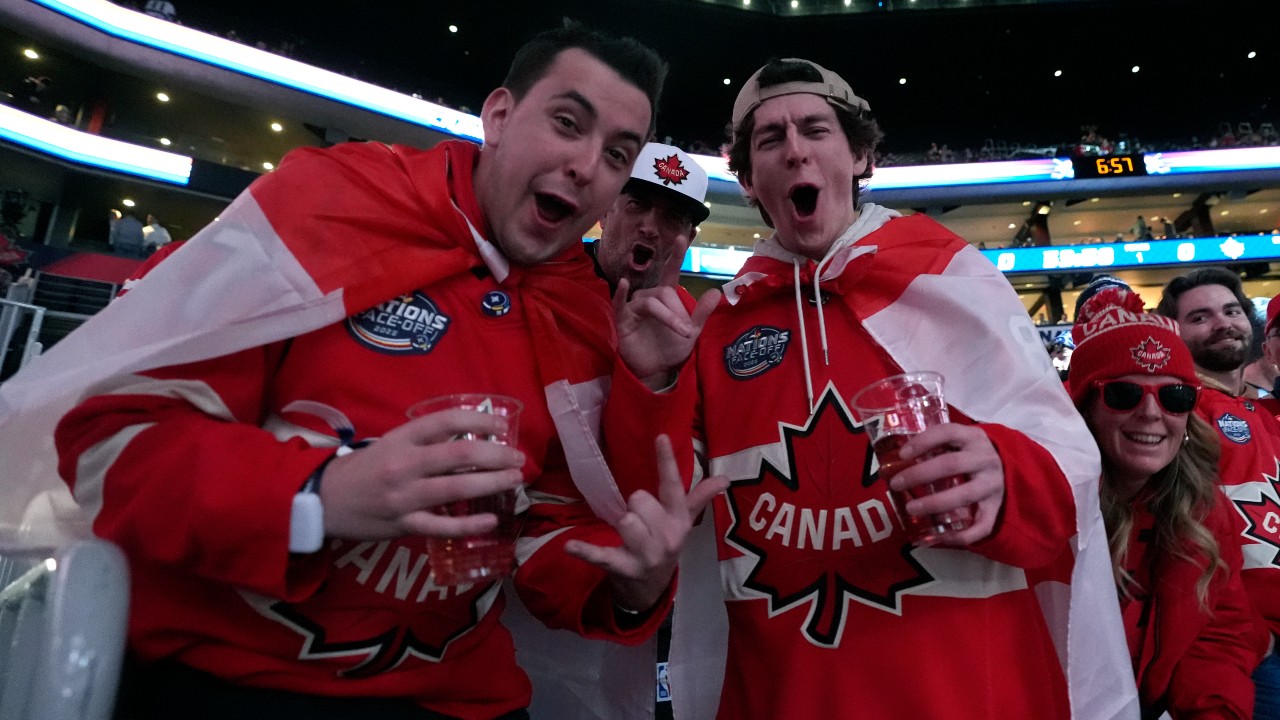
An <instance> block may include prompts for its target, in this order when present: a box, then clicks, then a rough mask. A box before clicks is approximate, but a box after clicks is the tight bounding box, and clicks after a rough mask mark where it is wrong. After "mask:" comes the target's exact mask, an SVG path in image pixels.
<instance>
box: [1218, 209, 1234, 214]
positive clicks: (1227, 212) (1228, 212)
mask: <svg viewBox="0 0 1280 720" xmlns="http://www.w3.org/2000/svg"><path fill="white" fill-rule="evenodd" d="M1218 214H1219V215H1230V214H1231V211H1230V210H1223V211H1222V212H1220V213H1218Z"/></svg>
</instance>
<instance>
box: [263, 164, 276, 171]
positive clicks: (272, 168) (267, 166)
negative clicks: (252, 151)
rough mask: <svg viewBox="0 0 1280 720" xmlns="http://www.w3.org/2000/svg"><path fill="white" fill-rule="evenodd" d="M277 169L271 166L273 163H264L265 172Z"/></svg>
mask: <svg viewBox="0 0 1280 720" xmlns="http://www.w3.org/2000/svg"><path fill="white" fill-rule="evenodd" d="M275 167H276V166H275V165H272V164H271V163H269V162H264V163H262V169H263V170H274V169H275Z"/></svg>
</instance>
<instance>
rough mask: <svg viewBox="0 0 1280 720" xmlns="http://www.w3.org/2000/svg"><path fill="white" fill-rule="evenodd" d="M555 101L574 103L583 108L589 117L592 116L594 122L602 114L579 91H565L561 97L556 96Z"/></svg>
mask: <svg viewBox="0 0 1280 720" xmlns="http://www.w3.org/2000/svg"><path fill="white" fill-rule="evenodd" d="M555 99H556V100H571V101H573V102H574V103H575V104H577V105H578V106H579V107H581V108H582V109H583V111H585V112H586V113H587V114H588V115H590V116H591V119H592V120H594V119H595V118H596V116H598V115H599V114H600V113H599V112H597V111H596V106H595V105H594V104H592V102H591V101H590V100H588V99H587V98H586V96H585V95H583V94H582V93H580V92H578V91H577V90H565V91H564V92H562V93H560V94H559V95H556V96H555Z"/></svg>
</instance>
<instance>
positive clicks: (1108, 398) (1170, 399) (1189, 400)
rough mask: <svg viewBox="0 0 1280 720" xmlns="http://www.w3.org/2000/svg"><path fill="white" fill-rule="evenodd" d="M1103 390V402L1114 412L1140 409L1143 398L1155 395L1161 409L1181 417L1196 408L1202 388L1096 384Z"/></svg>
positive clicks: (1176, 384) (1114, 382)
mask: <svg viewBox="0 0 1280 720" xmlns="http://www.w3.org/2000/svg"><path fill="white" fill-rule="evenodd" d="M1094 385H1095V386H1097V387H1098V389H1100V390H1102V402H1103V403H1104V404H1105V405H1106V406H1107V407H1109V408H1111V409H1112V410H1118V411H1120V412H1125V411H1127V410H1132V409H1134V408H1136V407H1138V405H1139V404H1141V403H1142V398H1143V397H1145V396H1146V395H1148V394H1154V395H1155V396H1156V400H1157V401H1158V402H1159V403H1160V407H1162V408H1164V410H1165V412H1169V413H1173V414H1174V415H1181V414H1183V413H1189V412H1191V411H1192V410H1194V409H1195V407H1196V398H1198V397H1199V396H1200V388H1199V387H1197V386H1195V385H1187V384H1186V383H1169V384H1168V385H1139V384H1138V383H1132V382H1125V381H1123V380H1112V381H1109V382H1104V381H1098V382H1096V383H1094Z"/></svg>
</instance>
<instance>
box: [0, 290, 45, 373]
mask: <svg viewBox="0 0 1280 720" xmlns="http://www.w3.org/2000/svg"><path fill="white" fill-rule="evenodd" d="M45 312H46V311H45V309H44V308H42V307H40V306H39V305H32V304H30V303H24V302H18V301H17V300H3V299H0V368H2V367H4V361H5V358H6V357H7V356H8V354H9V348H10V345H11V344H12V341H13V336H14V334H15V333H17V331H18V326H19V325H20V324H21V322H22V318H23V316H24V315H25V314H26V313H31V324H30V325H29V326H28V327H27V340H26V342H25V343H24V344H23V345H22V356H21V358H20V360H19V362H18V367H20V368H21V367H23V366H24V365H26V364H27V363H29V362H31V361H32V360H33V359H35V357H36V356H37V355H39V354H40V351H41V350H42V349H43V345H42V344H41V343H40V326H41V325H43V324H44V315H45Z"/></svg>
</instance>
